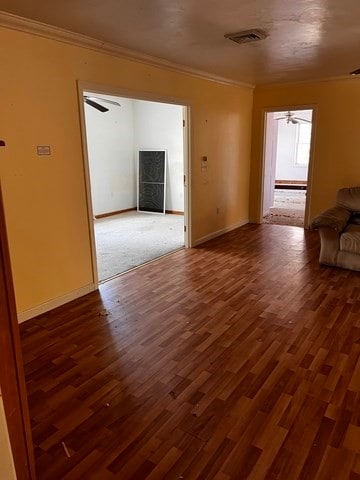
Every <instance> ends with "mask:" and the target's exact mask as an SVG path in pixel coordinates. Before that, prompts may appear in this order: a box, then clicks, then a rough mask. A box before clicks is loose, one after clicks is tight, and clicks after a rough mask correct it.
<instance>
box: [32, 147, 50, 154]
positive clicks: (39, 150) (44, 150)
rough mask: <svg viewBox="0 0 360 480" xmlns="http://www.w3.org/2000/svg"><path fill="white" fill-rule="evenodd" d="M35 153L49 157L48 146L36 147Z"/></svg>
mask: <svg viewBox="0 0 360 480" xmlns="http://www.w3.org/2000/svg"><path fill="white" fill-rule="evenodd" d="M36 151H37V154H38V155H51V149H50V145H38V146H37V147H36Z"/></svg>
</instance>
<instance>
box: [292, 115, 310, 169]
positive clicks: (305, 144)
mask: <svg viewBox="0 0 360 480" xmlns="http://www.w3.org/2000/svg"><path fill="white" fill-rule="evenodd" d="M297 127H298V128H297V142H296V152H295V165H297V166H299V167H307V166H308V165H309V157H310V142H311V123H298V124H297Z"/></svg>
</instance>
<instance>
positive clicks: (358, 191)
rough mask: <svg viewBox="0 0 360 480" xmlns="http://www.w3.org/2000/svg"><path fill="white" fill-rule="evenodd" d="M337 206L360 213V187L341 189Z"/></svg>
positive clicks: (337, 198)
mask: <svg viewBox="0 0 360 480" xmlns="http://www.w3.org/2000/svg"><path fill="white" fill-rule="evenodd" d="M336 205H337V206H338V207H343V208H346V209H347V210H350V211H352V212H359V213H360V187H351V188H341V189H340V190H339V191H338V193H337V197H336Z"/></svg>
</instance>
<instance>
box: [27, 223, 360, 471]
mask: <svg viewBox="0 0 360 480" xmlns="http://www.w3.org/2000/svg"><path fill="white" fill-rule="evenodd" d="M318 253H319V239H318V234H317V233H316V232H304V231H303V230H302V229H300V228H297V227H285V226H277V225H247V226H245V227H242V228H240V229H238V230H236V231H233V232H231V233H229V234H226V235H224V236H223V237H221V238H218V239H215V240H212V241H210V242H208V243H206V244H204V245H202V246H200V247H197V248H195V249H191V250H182V251H178V252H176V253H174V254H173V255H171V256H168V257H165V258H162V259H160V260H159V261H157V262H155V263H152V264H148V265H146V266H144V267H142V268H141V269H137V270H134V271H132V272H130V273H128V274H126V275H124V276H122V277H119V278H117V279H115V280H113V281H111V282H108V283H106V284H104V285H102V286H101V289H100V292H96V293H93V294H90V295H87V296H86V297H83V298H82V299H79V300H76V301H74V302H72V303H71V304H68V305H67V306H64V307H60V308H58V309H56V310H55V311H53V312H51V313H48V314H46V315H43V316H41V317H39V318H36V319H33V320H30V321H28V322H26V323H25V324H23V325H22V328H21V331H22V341H23V350H24V356H25V370H26V377H27V388H28V394H29V403H30V412H31V418H32V430H33V438H34V444H35V445H36V447H35V455H36V463H37V472H38V478H39V479H46V480H56V479H64V480H65V479H66V480H75V479H86V480H88V479H89V480H97V479H99V480H108V479H114V478H116V479H124V480H130V479H133V480H142V479H147V480H154V479H166V480H173V479H174V480H175V479H176V480H178V479H186V480H190V479H202V480H205V479H216V480H229V479H236V480H239V479H254V480H258V479H286V480H295V479H303V480H309V479H319V480H328V479H339V480H343V479H351V480H355V479H360V394H359V392H360V275H359V273H356V272H351V271H348V270H341V269H335V268H326V267H320V266H319V265H318ZM66 450H67V452H68V455H69V456H67V453H66Z"/></svg>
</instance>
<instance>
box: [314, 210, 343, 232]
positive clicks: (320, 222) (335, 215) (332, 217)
mask: <svg viewBox="0 0 360 480" xmlns="http://www.w3.org/2000/svg"><path fill="white" fill-rule="evenodd" d="M350 216H351V212H349V210H346V209H345V208H343V207H333V208H329V209H328V210H325V212H323V213H322V214H321V215H319V216H318V217H316V218H314V219H313V221H312V222H311V225H310V227H311V228H312V229H317V228H320V227H329V228H331V229H333V230H335V231H336V232H338V233H340V232H342V230H344V228H345V227H346V225H347V223H348V221H349V218H350Z"/></svg>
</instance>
